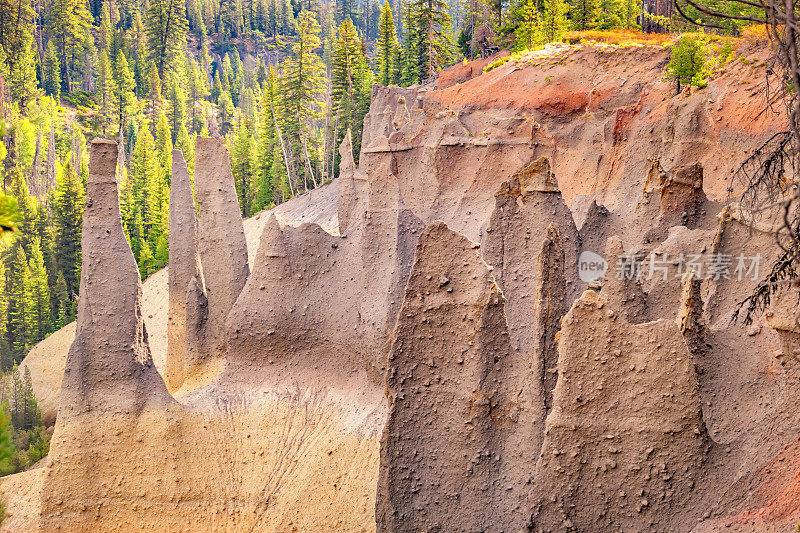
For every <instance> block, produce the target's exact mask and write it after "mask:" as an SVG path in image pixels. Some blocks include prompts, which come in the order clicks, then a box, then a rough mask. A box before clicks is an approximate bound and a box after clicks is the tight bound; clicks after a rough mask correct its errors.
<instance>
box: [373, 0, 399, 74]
mask: <svg viewBox="0 0 800 533" xmlns="http://www.w3.org/2000/svg"><path fill="white" fill-rule="evenodd" d="M398 46H399V45H398V43H397V35H396V34H395V30H394V19H393V18H392V6H390V5H389V2H388V0H387V1H386V2H384V3H383V8H381V18H380V21H379V22H378V42H377V43H376V47H377V49H378V83H380V84H381V85H391V84H393V83H397V82H398V80H397V79H396V77H395V73H396V71H397V68H396V64H397V62H398V60H399V58H398Z"/></svg>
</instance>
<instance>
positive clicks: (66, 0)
mask: <svg viewBox="0 0 800 533" xmlns="http://www.w3.org/2000/svg"><path fill="white" fill-rule="evenodd" d="M48 20H49V26H48V33H49V34H50V36H51V38H53V39H55V44H56V52H57V53H58V54H59V58H58V59H59V63H60V65H61V85H62V87H61V88H62V92H67V93H68V92H71V91H72V75H71V71H72V70H73V68H74V66H75V61H76V59H78V58H79V57H82V56H83V52H84V51H85V49H86V46H87V39H86V34H87V31H88V28H89V27H90V25H91V15H90V14H89V11H88V10H87V9H86V4H85V2H84V1H83V0H53V3H52V4H50V9H49V16H48Z"/></svg>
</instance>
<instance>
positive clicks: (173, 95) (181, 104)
mask: <svg viewBox="0 0 800 533" xmlns="http://www.w3.org/2000/svg"><path fill="white" fill-rule="evenodd" d="M185 126H186V92H185V91H184V90H183V87H181V81H180V79H179V78H178V77H177V76H173V77H172V80H171V83H170V86H169V128H170V133H171V137H172V141H173V142H174V141H176V140H177V139H178V133H180V131H181V128H185ZM170 157H171V156H170Z"/></svg>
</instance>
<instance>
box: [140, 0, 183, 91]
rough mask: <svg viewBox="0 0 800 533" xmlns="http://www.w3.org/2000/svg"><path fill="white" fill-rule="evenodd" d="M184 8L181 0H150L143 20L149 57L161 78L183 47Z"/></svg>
mask: <svg viewBox="0 0 800 533" xmlns="http://www.w3.org/2000/svg"><path fill="white" fill-rule="evenodd" d="M185 12H186V8H185V7H184V2H183V0H150V7H149V8H148V10H147V18H146V20H145V27H146V29H145V32H146V34H147V46H148V49H149V59H150V61H152V63H153V65H155V68H156V71H157V73H158V77H159V79H161V80H163V79H164V75H165V73H166V71H167V70H169V69H170V68H171V67H172V64H173V62H174V60H175V59H176V58H177V57H178V55H179V54H180V53H181V51H182V50H183V47H184V43H185V35H186V25H187V23H186V17H185Z"/></svg>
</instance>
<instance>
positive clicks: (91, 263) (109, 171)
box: [58, 140, 172, 420]
mask: <svg viewBox="0 0 800 533" xmlns="http://www.w3.org/2000/svg"><path fill="white" fill-rule="evenodd" d="M90 155H91V158H90V160H89V179H88V182H87V186H86V208H85V211H84V215H83V233H82V239H81V249H82V256H83V263H82V267H81V286H80V295H81V297H80V300H79V303H78V320H77V332H76V337H75V342H74V343H73V345H72V347H71V348H70V352H69V355H68V356H67V364H66V370H65V373H64V382H63V384H62V388H61V402H60V406H61V407H60V410H59V417H58V419H59V420H62V417H63V418H70V417H72V416H73V415H78V414H80V413H82V412H84V411H93V410H101V411H115V412H116V411H118V412H136V411H139V410H141V409H144V408H145V406H146V405H148V404H151V403H154V404H156V405H164V404H166V403H169V402H170V401H172V399H171V397H170V395H169V393H168V392H167V390H166V388H164V382H163V380H162V379H161V376H160V375H159V374H158V372H157V371H156V369H155V366H154V365H153V361H152V358H151V356H150V347H149V346H148V344H147V332H146V331H145V328H144V322H143V320H142V317H141V296H142V288H141V282H140V277H139V270H138V268H137V266H136V261H135V260H134V258H133V253H132V252H131V249H130V246H129V245H128V241H127V240H126V239H125V234H124V232H123V230H122V221H121V219H120V212H119V195H118V189H117V181H116V178H115V170H116V165H117V144H116V143H115V142H113V141H103V140H94V141H92V146H91V154H90Z"/></svg>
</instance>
